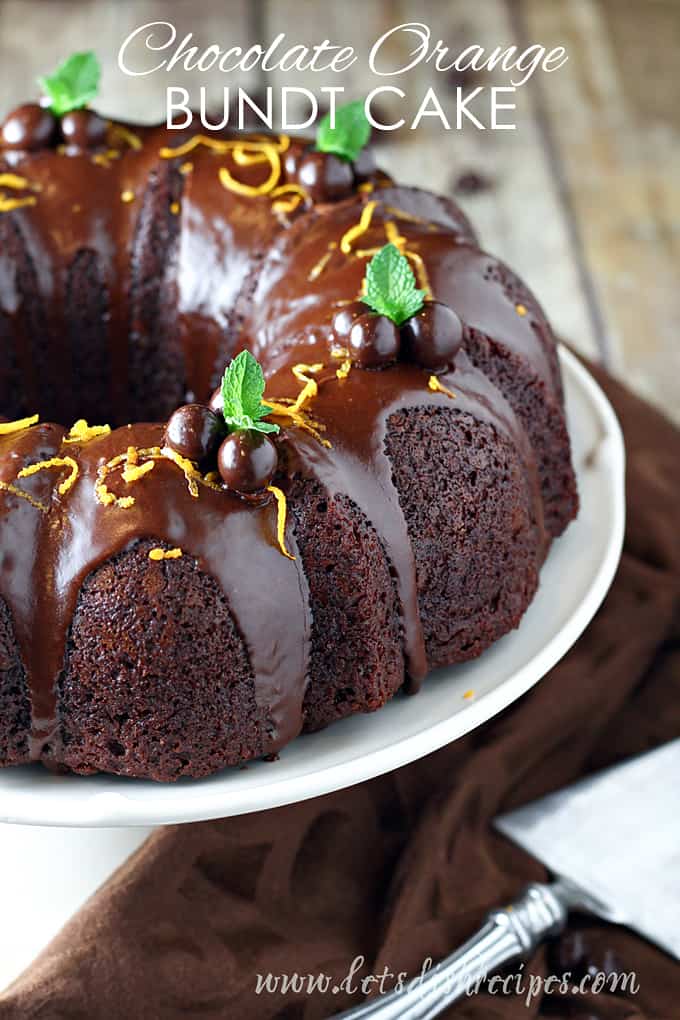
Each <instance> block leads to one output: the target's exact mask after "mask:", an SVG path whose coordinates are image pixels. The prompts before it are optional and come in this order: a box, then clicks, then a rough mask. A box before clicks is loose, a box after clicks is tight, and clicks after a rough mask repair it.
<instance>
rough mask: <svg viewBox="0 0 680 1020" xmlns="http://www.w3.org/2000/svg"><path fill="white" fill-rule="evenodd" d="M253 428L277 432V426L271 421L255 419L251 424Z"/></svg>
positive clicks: (257, 430) (256, 430)
mask: <svg viewBox="0 0 680 1020" xmlns="http://www.w3.org/2000/svg"><path fill="white" fill-rule="evenodd" d="M253 430H254V431H255V432H278V431H279V426H278V425H275V424H274V422H273V421H256V422H254V424H253Z"/></svg>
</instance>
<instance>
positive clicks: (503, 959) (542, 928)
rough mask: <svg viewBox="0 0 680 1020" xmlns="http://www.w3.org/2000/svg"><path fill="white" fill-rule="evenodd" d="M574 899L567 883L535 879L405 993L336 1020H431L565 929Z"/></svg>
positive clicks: (340, 1015)
mask: <svg viewBox="0 0 680 1020" xmlns="http://www.w3.org/2000/svg"><path fill="white" fill-rule="evenodd" d="M573 904H574V897H573V895H572V894H571V890H570V889H569V886H568V885H567V884H566V883H562V882H553V883H552V884H551V885H542V884H540V883H534V884H532V885H530V886H528V887H527V889H526V890H525V891H524V893H523V894H522V896H521V897H520V898H519V899H518V900H515V902H514V903H511V904H510V905H509V906H507V907H503V908H502V909H501V910H492V911H491V913H490V914H488V916H487V918H486V920H485V922H484V924H483V926H482V927H481V928H480V930H479V931H478V932H477V934H476V935H473V937H472V938H471V939H469V940H468V941H467V942H466V943H465V945H463V946H461V948H460V949H458V950H457V951H456V952H455V953H452V954H451V956H447V957H446V959H445V960H442V961H441V963H439V964H438V965H437V966H436V967H434V968H433V969H432V970H431V971H430V972H429V973H428V974H427V975H426V976H425V977H424V978H423V979H422V980H421V979H418V978H416V979H415V980H414V981H412V982H411V983H410V985H408V986H407V987H406V988H405V989H403V990H402V991H395V992H390V994H389V995H384V996H381V997H379V998H376V999H371V1000H370V1002H366V1003H365V1004H364V1005H362V1006H358V1007H357V1008H356V1009H350V1010H348V1011H347V1012H345V1013H340V1014H337V1020H430V1018H432V1017H436V1016H439V1014H440V1013H441V1012H442V1010H444V1009H446V1007H447V1006H450V1005H452V1004H453V1003H454V1002H457V1001H458V1000H459V999H460V998H462V997H463V996H464V995H465V994H466V993H468V992H469V991H470V990H471V989H473V988H475V987H476V985H477V983H478V982H480V981H481V980H483V979H484V978H485V977H487V976H488V975H491V974H493V973H495V972H496V971H498V970H499V969H500V968H501V967H503V966H505V965H506V964H508V963H514V962H515V961H519V960H523V959H526V958H527V957H528V956H530V955H531V954H532V953H533V952H534V950H535V949H537V948H538V946H539V945H540V944H541V942H543V940H544V939H546V938H549V937H550V936H551V935H558V934H559V933H560V932H561V931H562V929H563V928H564V926H565V924H566V921H567V915H568V912H569V909H570V907H571V906H572V905H573Z"/></svg>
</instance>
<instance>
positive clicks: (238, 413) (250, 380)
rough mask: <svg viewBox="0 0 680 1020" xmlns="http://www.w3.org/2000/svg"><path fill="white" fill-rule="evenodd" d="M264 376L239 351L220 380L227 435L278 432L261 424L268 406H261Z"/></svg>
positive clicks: (252, 360) (275, 427) (246, 353)
mask: <svg viewBox="0 0 680 1020" xmlns="http://www.w3.org/2000/svg"><path fill="white" fill-rule="evenodd" d="M263 395H264V374H263V372H262V369H261V367H260V365H259V362H258V361H257V360H256V359H255V358H254V357H253V355H252V354H251V353H250V351H241V353H240V354H237V356H236V357H235V358H234V360H233V361H232V362H231V364H230V365H227V368H226V369H225V372H224V376H223V378H222V414H223V415H224V420H225V422H226V424H227V427H228V428H229V431H230V432H236V431H237V430H241V429H250V430H251V431H253V432H278V431H279V426H278V425H275V424H274V423H273V422H268V421H263V420H262V419H263V418H265V417H266V416H267V415H268V414H271V411H272V409H271V407H268V406H267V404H263V403H262V397H263Z"/></svg>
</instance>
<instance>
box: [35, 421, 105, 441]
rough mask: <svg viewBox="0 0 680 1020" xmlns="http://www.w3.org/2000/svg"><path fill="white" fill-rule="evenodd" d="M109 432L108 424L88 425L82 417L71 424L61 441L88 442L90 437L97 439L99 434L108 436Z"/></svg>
mask: <svg viewBox="0 0 680 1020" xmlns="http://www.w3.org/2000/svg"><path fill="white" fill-rule="evenodd" d="M36 418H37V415H36ZM110 432H111V426H110V425H88V424H87V422H86V421H85V419H84V418H79V419H78V421H75V422H74V423H73V425H71V428H70V429H69V431H68V435H67V436H64V438H63V439H62V442H63V443H89V441H90V440H91V439H97V438H98V437H99V436H108V435H109V433H110Z"/></svg>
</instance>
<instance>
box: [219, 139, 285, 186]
mask: <svg viewBox="0 0 680 1020" xmlns="http://www.w3.org/2000/svg"><path fill="white" fill-rule="evenodd" d="M263 148H264V151H265V152H266V154H267V156H268V157H269V167H270V170H269V177H268V178H267V180H266V181H263V182H262V184H244V183H243V181H237V180H236V178H235V177H233V176H232V175H231V173H230V172H229V170H227V168H226V166H222V167H220V170H219V178H220V183H221V184H222V187H223V188H226V189H227V191H235V192H236V194H237V195H248V196H256V195H268V194H269V193H270V191H272V190H273V189H274V187H275V186H276V184H277V182H278V180H279V178H280V176H281V159H280V157H279V154H278V152H277V150H276V148H275V147H274V146H273V145H267V146H266V147H263ZM258 162H259V161H258Z"/></svg>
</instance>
